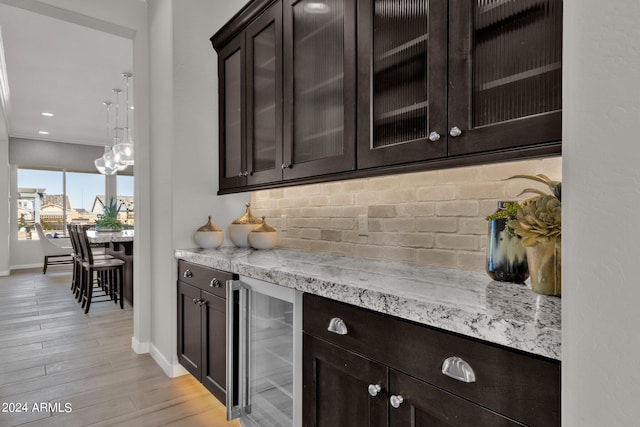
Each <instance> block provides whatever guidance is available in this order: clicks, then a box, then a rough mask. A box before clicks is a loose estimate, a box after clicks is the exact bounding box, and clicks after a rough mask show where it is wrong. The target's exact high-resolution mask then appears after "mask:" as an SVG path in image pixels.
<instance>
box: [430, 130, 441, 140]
mask: <svg viewBox="0 0 640 427" xmlns="http://www.w3.org/2000/svg"><path fill="white" fill-rule="evenodd" d="M439 139H440V134H439V133H438V132H431V133H430V134H429V141H434V142H435V141H437V140H439Z"/></svg>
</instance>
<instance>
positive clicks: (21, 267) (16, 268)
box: [9, 263, 42, 270]
mask: <svg viewBox="0 0 640 427" xmlns="http://www.w3.org/2000/svg"><path fill="white" fill-rule="evenodd" d="M27 268H42V263H39V264H20V265H12V266H10V267H9V270H26V269H27Z"/></svg>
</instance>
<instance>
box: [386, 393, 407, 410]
mask: <svg viewBox="0 0 640 427" xmlns="http://www.w3.org/2000/svg"><path fill="white" fill-rule="evenodd" d="M402 402H404V397H402V396H400V395H399V394H398V395H395V394H394V395H393V396H391V397H390V398H389V403H391V406H393V407H394V408H396V409H398V408H399V407H400V405H402Z"/></svg>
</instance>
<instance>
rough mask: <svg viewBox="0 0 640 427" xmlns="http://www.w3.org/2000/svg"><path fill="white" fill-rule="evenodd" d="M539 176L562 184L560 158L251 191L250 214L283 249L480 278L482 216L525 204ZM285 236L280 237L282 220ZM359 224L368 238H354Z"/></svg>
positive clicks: (484, 229) (484, 225)
mask: <svg viewBox="0 0 640 427" xmlns="http://www.w3.org/2000/svg"><path fill="white" fill-rule="evenodd" d="M539 173H543V174H545V175H547V176H549V177H550V178H551V179H556V180H560V179H561V177H562V159H561V158H560V157H554V158H548V159H541V160H525V161H517V162H508V163H498V164H491V165H484V166H472V167H464V168H455V169H446V170H439V171H427V172H416V173H409V174H402V175H391V176H385V177H376V178H365V179H356V180H347V181H340V182H331V183H325V184H312V185H303V186H296V187H288V188H280V189H275V190H261V191H255V192H253V193H252V195H251V206H252V208H251V210H252V212H253V214H254V215H256V216H266V218H267V223H269V224H270V225H272V226H273V227H275V228H276V229H277V230H278V232H279V236H280V247H283V248H291V249H301V250H307V251H312V252H326V253H332V254H336V255H346V256H352V257H356V258H369V259H381V260H390V261H403V262H409V263H416V264H422V265H437V266H444V267H453V268H459V269H462V270H471V271H484V269H485V250H486V244H487V222H486V220H485V219H484V218H485V216H487V215H489V214H491V213H493V212H494V211H495V210H496V206H497V202H498V201H499V200H522V199H524V198H526V197H527V196H519V197H518V194H519V193H520V192H521V191H522V190H523V189H524V188H527V187H534V188H540V189H545V187H544V186H543V185H539V184H537V183H535V182H533V181H526V180H508V181H505V180H504V179H505V178H507V177H509V176H512V175H516V174H530V175H535V174H539ZM283 215H285V216H286V218H287V219H286V221H287V229H286V230H282V222H281V220H282V216H283ZM363 216H364V218H363V220H364V221H365V223H366V224H365V225H366V228H367V235H366V236H363V235H361V233H360V232H359V225H360V222H361V221H360V218H362V217H363Z"/></svg>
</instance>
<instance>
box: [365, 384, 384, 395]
mask: <svg viewBox="0 0 640 427" xmlns="http://www.w3.org/2000/svg"><path fill="white" fill-rule="evenodd" d="M368 391H369V395H370V396H371V397H376V396H377V395H378V393H380V392H381V391H382V387H380V384H369V388H368Z"/></svg>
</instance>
